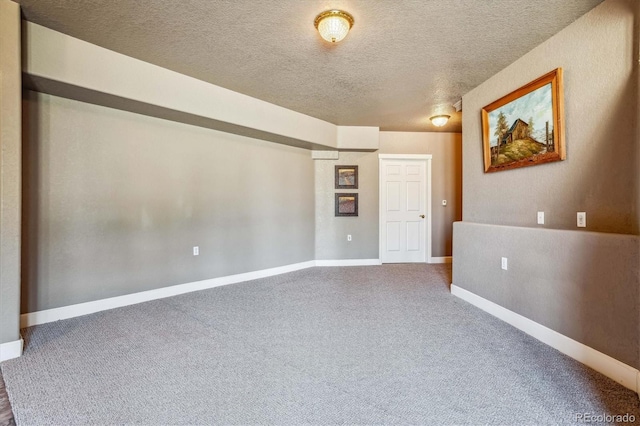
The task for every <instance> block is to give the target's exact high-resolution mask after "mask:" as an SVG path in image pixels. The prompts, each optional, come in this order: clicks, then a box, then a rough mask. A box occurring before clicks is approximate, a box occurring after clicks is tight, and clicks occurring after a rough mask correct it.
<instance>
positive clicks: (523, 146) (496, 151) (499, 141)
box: [482, 69, 564, 171]
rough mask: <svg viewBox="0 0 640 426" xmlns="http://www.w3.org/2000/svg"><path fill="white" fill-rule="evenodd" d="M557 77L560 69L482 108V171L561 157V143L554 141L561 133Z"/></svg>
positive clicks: (525, 164)
mask: <svg viewBox="0 0 640 426" xmlns="http://www.w3.org/2000/svg"><path fill="white" fill-rule="evenodd" d="M558 75H560V78H558ZM559 81H561V70H560V69H558V70H555V71H554V72H552V73H549V74H548V75H546V76H543V77H541V78H540V79H538V80H536V81H534V82H532V83H530V84H529V85H527V86H525V87H522V88H520V89H518V90H516V91H514V92H512V93H510V94H509V95H506V96H504V97H503V98H501V99H499V100H497V101H495V102H493V103H492V104H490V105H488V106H486V107H485V108H483V109H482V126H483V145H484V155H485V171H497V170H504V169H509V168H515V167H522V166H529V165H534V164H541V163H547V162H551V161H557V160H562V159H564V145H557V144H556V140H557V139H558V135H562V132H561V128H559V126H560V127H561V125H560V124H559V123H561V121H560V119H559V116H560V115H559V114H558V109H557V107H558V105H562V99H561V97H560V96H558V93H559V92H560V88H561V84H559V83H558V82H559Z"/></svg>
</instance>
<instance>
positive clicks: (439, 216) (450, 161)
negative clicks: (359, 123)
mask: <svg viewBox="0 0 640 426" xmlns="http://www.w3.org/2000/svg"><path fill="white" fill-rule="evenodd" d="M380 153H382V154H431V155H432V156H433V158H432V160H431V168H432V170H431V180H432V182H431V191H432V192H431V214H432V216H433V223H432V231H433V238H432V241H431V250H432V253H431V255H432V256H433V257H441V256H451V244H452V240H453V222H455V221H457V220H461V219H462V134H461V133H420V132H381V133H380ZM442 200H447V205H446V206H443V205H442Z"/></svg>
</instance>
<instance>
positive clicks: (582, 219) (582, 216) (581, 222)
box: [577, 212, 587, 228]
mask: <svg viewBox="0 0 640 426" xmlns="http://www.w3.org/2000/svg"><path fill="white" fill-rule="evenodd" d="M577 218H578V228H586V227H587V212H578V217H577Z"/></svg>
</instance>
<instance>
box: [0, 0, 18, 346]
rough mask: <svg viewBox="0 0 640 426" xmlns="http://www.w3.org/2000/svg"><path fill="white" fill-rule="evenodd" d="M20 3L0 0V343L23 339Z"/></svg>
mask: <svg viewBox="0 0 640 426" xmlns="http://www.w3.org/2000/svg"><path fill="white" fill-rule="evenodd" d="M20 25H21V23H20V7H19V6H18V4H17V3H14V2H12V1H7V0H0V150H1V151H2V153H1V154H0V200H1V201H0V343H7V342H13V341H16V340H18V339H20V324H19V321H18V320H19V315H18V314H19V312H20V311H19V300H20V215H21V213H20V208H21V203H20V198H21V196H20V193H21V169H20V166H21V161H20V157H21V125H20V122H21V120H20V114H21V110H20V97H21V94H22V83H21V74H20V73H21V70H20Z"/></svg>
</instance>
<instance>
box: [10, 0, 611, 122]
mask: <svg viewBox="0 0 640 426" xmlns="http://www.w3.org/2000/svg"><path fill="white" fill-rule="evenodd" d="M17 1H18V3H20V4H21V5H22V8H23V13H24V17H25V18H26V19H27V20H29V21H32V22H35V23H37V24H41V25H44V26H46V27H49V28H52V29H54V30H57V31H60V32H63V33H65V34H68V35H71V36H73V37H77V38H80V39H83V40H86V41H88V42H91V43H94V44H97V45H99V46H102V47H105V48H108V49H111V50H114V51H117V52H120V53H123V54H126V55H129V56H132V57H135V58H138V59H141V60H144V61H147V62H150V63H153V64H156V65H159V66H162V67H165V68H169V69H171V70H174V71H177V72H180V73H183V74H186V75H190V76H193V77H196V78H198V79H201V80H205V81H208V82H211V83H213V84H216V85H219V86H222V87H226V88H228V89H231V90H234V91H236V92H240V93H243V94H246V95H250V96H253V97H256V98H258V99H262V100H265V101H268V102H271V103H274V104H277V105H281V106H283V107H286V108H290V109H292V110H295V111H299V112H302V113H305V114H308V115H311V116H313V117H317V118H320V119H323V120H326V121H329V122H331V123H334V124H339V125H353V126H379V127H380V128H381V129H382V130H402V131H436V130H442V131H460V130H461V120H460V114H454V117H453V118H452V120H451V121H450V122H449V124H447V125H446V126H445V127H443V128H440V129H438V128H435V127H433V126H432V125H431V124H430V122H429V120H428V118H429V117H430V116H431V115H435V114H437V113H442V112H445V113H452V112H454V110H453V108H452V106H451V105H452V104H453V103H455V102H456V101H458V100H459V99H460V98H461V97H462V95H464V94H465V93H466V92H468V91H469V90H471V89H473V88H474V87H475V86H477V85H478V84H480V83H482V82H483V81H484V80H486V79H487V78H489V77H490V76H492V75H493V74H495V73H496V72H498V71H500V70H501V69H503V68H504V67H505V66H507V65H509V64H510V63H511V62H513V61H514V60H516V59H517V58H519V57H520V56H522V55H524V54H525V53H526V52H528V51H529V50H531V49H532V48H533V47H535V46H537V45H538V44H540V43H541V42H542V41H544V40H546V39H547V38H549V37H550V36H552V35H553V34H555V33H557V32H558V31H559V30H561V29H562V28H564V27H566V26H567V25H568V24H570V23H571V22H573V21H574V20H575V19H576V18H578V17H579V16H581V15H583V14H584V13H585V12H587V11H588V10H590V9H591V8H593V7H594V6H595V5H597V4H598V3H600V2H601V1H602V0H307V1H302V0H184V1H177V0H17ZM330 8H341V9H344V10H346V11H348V12H350V13H351V14H352V15H353V16H354V18H355V25H354V27H353V29H352V31H351V32H350V34H349V35H348V36H347V38H346V39H345V40H343V41H342V42H341V43H338V44H335V45H331V44H328V43H327V42H325V41H324V40H322V39H321V38H320V36H319V35H318V34H317V32H316V30H315V28H314V26H313V19H314V18H315V16H316V15H317V14H318V13H320V12H322V11H324V10H326V9H330ZM558 65H559V66H560V65H562V64H558Z"/></svg>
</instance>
